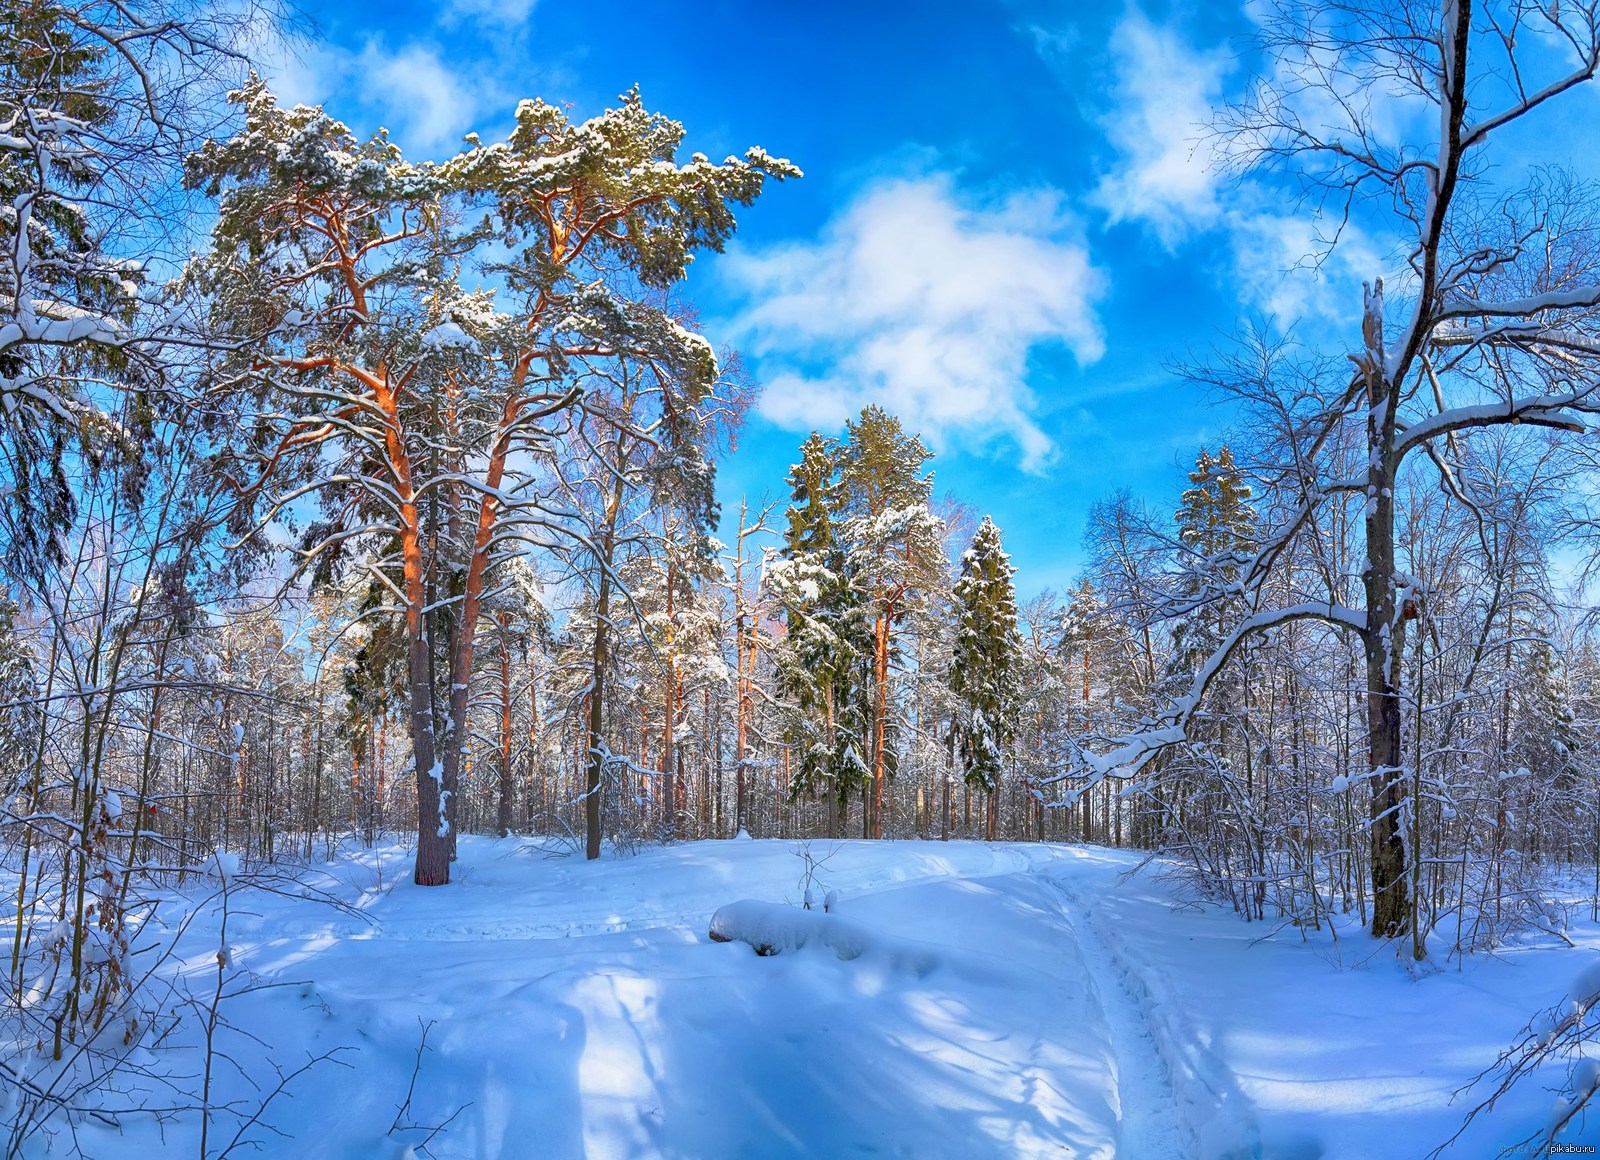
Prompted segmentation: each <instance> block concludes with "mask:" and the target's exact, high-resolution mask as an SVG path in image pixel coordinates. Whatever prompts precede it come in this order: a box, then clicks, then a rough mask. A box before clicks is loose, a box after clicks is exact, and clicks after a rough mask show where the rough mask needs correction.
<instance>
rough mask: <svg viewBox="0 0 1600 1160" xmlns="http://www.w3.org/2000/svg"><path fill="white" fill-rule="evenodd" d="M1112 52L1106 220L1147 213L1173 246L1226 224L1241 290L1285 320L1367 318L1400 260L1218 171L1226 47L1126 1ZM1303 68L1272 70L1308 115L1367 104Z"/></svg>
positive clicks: (1314, 119) (1323, 118)
mask: <svg viewBox="0 0 1600 1160" xmlns="http://www.w3.org/2000/svg"><path fill="white" fill-rule="evenodd" d="M1040 51H1041V52H1046V48H1045V47H1044V46H1040ZM1111 57H1112V62H1113V71H1114V74H1115V85H1114V89H1113V92H1114V97H1113V101H1112V104H1111V107H1110V108H1109V109H1108V110H1106V111H1105V112H1104V113H1103V114H1101V115H1100V116H1099V117H1098V118H1097V120H1098V121H1099V123H1100V125H1101V127H1102V128H1103V130H1104V132H1105V135H1106V139H1107V141H1108V143H1109V144H1110V145H1111V146H1112V147H1113V149H1114V151H1115V162H1114V164H1113V165H1112V168H1111V169H1110V170H1109V171H1108V172H1107V173H1106V174H1105V175H1104V176H1103V177H1102V178H1101V180H1100V183H1099V185H1098V187H1097V188H1096V189H1095V191H1094V193H1093V195H1092V198H1091V200H1092V202H1093V203H1094V204H1095V205H1097V206H1098V207H1099V208H1100V209H1101V210H1102V211H1103V212H1104V213H1105V215H1106V219H1107V220H1108V221H1109V222H1111V223H1113V224H1115V223H1117V222H1122V221H1129V222H1138V223H1141V224H1143V225H1144V226H1145V227H1147V228H1148V229H1149V230H1150V231H1151V232H1152V233H1153V234H1154V235H1155V237H1156V238H1157V239H1158V240H1159V241H1160V242H1161V244H1162V245H1164V246H1165V247H1166V248H1167V249H1168V250H1169V251H1170V250H1172V249H1174V248H1175V247H1176V246H1177V245H1178V244H1179V243H1181V242H1183V241H1185V240H1186V239H1188V238H1190V237H1192V236H1194V235H1197V234H1205V233H1212V234H1213V235H1216V234H1220V235H1222V236H1223V237H1224V239H1225V242H1226V245H1227V253H1228V254H1229V256H1230V259H1231V269H1229V270H1228V271H1227V273H1228V274H1229V275H1231V279H1230V280H1231V283H1232V288H1233V289H1234V291H1235V292H1236V293H1237V296H1238V299H1239V301H1240V302H1241V303H1242V304H1244V305H1247V306H1250V307H1252V308H1254V309H1257V310H1261V311H1263V312H1265V313H1266V314H1268V315H1270V316H1271V317H1273V318H1274V319H1275V320H1276V321H1277V322H1278V323H1279V324H1281V325H1289V324H1294V323H1296V322H1299V321H1309V322H1316V323H1321V322H1333V323H1340V324H1343V323H1348V322H1350V321H1351V320H1353V319H1357V318H1359V317H1360V314H1361V289H1360V287H1361V283H1362V282H1363V281H1370V280H1372V279H1373V278H1374V277H1377V276H1386V277H1388V278H1389V280H1390V281H1391V282H1394V281H1395V278H1394V275H1395V274H1396V273H1397V272H1398V271H1397V270H1396V269H1395V267H1396V266H1397V263H1396V262H1394V261H1393V260H1392V259H1391V258H1388V257H1386V255H1384V254H1383V253H1382V252H1381V251H1380V248H1379V247H1378V246H1377V245H1376V244H1374V242H1373V240H1372V239H1371V238H1370V237H1368V236H1367V235H1365V234H1363V232H1362V231H1361V228H1360V226H1359V224H1358V223H1357V222H1355V221H1353V220H1352V221H1339V220H1334V221H1331V222H1330V221H1325V220H1323V219H1322V218H1321V216H1320V215H1319V214H1318V213H1317V212H1316V210H1315V209H1314V208H1313V207H1311V206H1308V205H1306V206H1295V205H1293V204H1285V202H1284V200H1283V197H1282V196H1281V194H1279V193H1276V192H1275V190H1274V187H1273V186H1272V185H1271V184H1269V183H1268V182H1266V181H1263V180H1251V179H1243V180H1232V179H1230V178H1229V177H1228V176H1227V174H1226V173H1224V172H1223V167H1224V163H1225V162H1226V160H1227V155H1226V151H1227V148H1228V146H1227V143H1226V142H1225V141H1223V140H1222V139H1220V138H1216V137H1212V136H1210V135H1208V131H1207V128H1206V126H1207V123H1208V122H1209V121H1210V119H1211V117H1212V114H1213V111H1214V110H1215V109H1217V108H1218V107H1220V106H1221V104H1222V103H1223V101H1224V100H1225V98H1226V95H1227V92H1226V87H1227V83H1228V81H1229V78H1230V74H1231V73H1232V72H1233V63H1232V61H1231V60H1230V59H1229V57H1228V55H1227V54H1226V53H1225V52H1224V51H1223V50H1222V49H1220V48H1204V47H1199V46H1196V45H1194V44H1191V43H1190V42H1189V40H1188V39H1187V38H1186V37H1185V36H1184V34H1183V33H1182V31H1181V30H1180V29H1179V28H1178V27H1176V26H1173V25H1156V24H1154V23H1152V22H1151V21H1150V19H1149V18H1148V17H1147V16H1146V15H1145V14H1144V13H1143V12H1142V11H1140V10H1139V9H1138V8H1136V7H1131V8H1129V9H1128V10H1127V12H1126V14H1125V15H1124V16H1123V18H1122V20H1121V21H1120V22H1119V23H1118V24H1117V26H1116V28H1115V30H1114V31H1113V33H1112V37H1111ZM1305 67H1309V66H1308V65H1306V63H1305V62H1304V61H1303V60H1299V59H1291V60H1290V61H1289V62H1288V63H1287V64H1282V63H1280V66H1279V68H1280V72H1279V74H1278V76H1277V80H1278V82H1279V83H1280V84H1281V85H1282V86H1283V87H1284V88H1285V89H1286V90H1287V91H1288V92H1290V93H1292V94H1294V100H1295V103H1296V107H1295V113H1296V115H1297V116H1299V117H1300V118H1301V119H1302V120H1303V121H1304V123H1306V124H1309V125H1317V126H1323V125H1328V126H1333V125H1336V124H1337V117H1336V116H1335V113H1339V112H1344V111H1348V110H1349V109H1351V108H1362V107H1364V104H1365V103H1366V102H1365V101H1364V100H1363V99H1362V98H1360V97H1349V98H1348V99H1347V100H1346V102H1345V103H1343V104H1341V103H1340V102H1338V101H1335V100H1333V99H1332V98H1331V97H1328V96H1326V95H1319V94H1318V93H1317V91H1316V90H1315V87H1314V86H1308V85H1307V84H1306V83H1305V79H1304V78H1301V77H1297V75H1296V74H1295V71H1294V70H1295V69H1297V68H1305ZM1380 103H1381V102H1380ZM1409 115H1410V114H1409V111H1406V110H1391V111H1388V112H1386V113H1384V114H1383V116H1381V117H1377V118H1373V119H1372V120H1371V124H1372V125H1374V126H1375V127H1376V129H1375V131H1376V130H1382V132H1383V133H1385V134H1387V135H1390V136H1393V135H1397V133H1398V124H1399V121H1400V120H1402V119H1403V118H1405V117H1407V116H1409ZM1329 131H1330V132H1331V131H1332V130H1331V129H1330V130H1329ZM1335 230H1337V231H1338V238H1337V241H1338V244H1337V246H1332V245H1331V243H1332V242H1333V240H1334V237H1333V232H1334V231H1335Z"/></svg>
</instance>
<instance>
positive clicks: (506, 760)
mask: <svg viewBox="0 0 1600 1160" xmlns="http://www.w3.org/2000/svg"><path fill="white" fill-rule="evenodd" d="M499 620H500V801H499V803H498V804H499V810H498V817H497V818H496V821H497V823H498V827H497V828H498V829H499V831H500V836H501V837H502V838H508V837H510V836H511V804H512V803H511V796H512V795H511V617H510V616H508V615H507V614H506V613H504V612H502V613H501V614H500V617H499Z"/></svg>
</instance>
